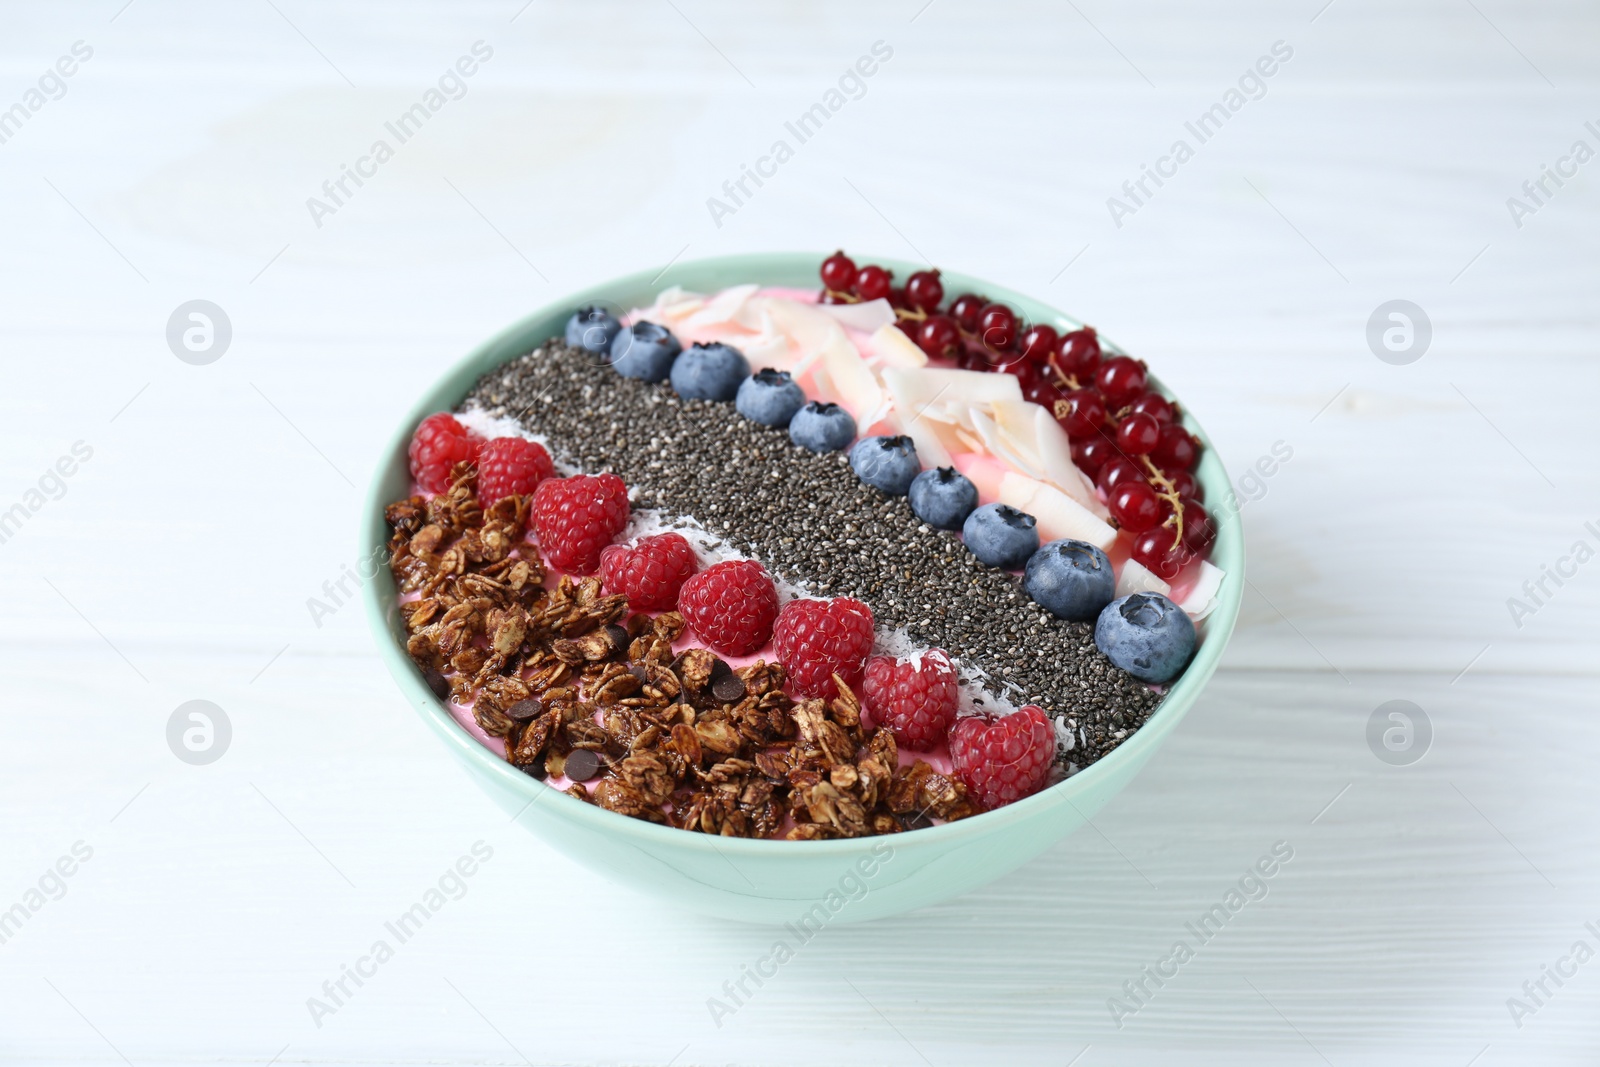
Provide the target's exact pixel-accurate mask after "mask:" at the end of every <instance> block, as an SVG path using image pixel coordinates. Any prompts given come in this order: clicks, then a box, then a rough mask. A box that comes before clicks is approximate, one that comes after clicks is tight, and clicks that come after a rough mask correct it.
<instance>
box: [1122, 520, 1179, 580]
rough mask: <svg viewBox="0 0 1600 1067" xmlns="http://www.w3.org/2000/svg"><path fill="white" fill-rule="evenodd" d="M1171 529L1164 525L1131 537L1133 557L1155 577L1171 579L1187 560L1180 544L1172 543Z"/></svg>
mask: <svg viewBox="0 0 1600 1067" xmlns="http://www.w3.org/2000/svg"><path fill="white" fill-rule="evenodd" d="M1172 542H1173V536H1172V531H1171V530H1169V529H1167V528H1166V527H1165V526H1157V527H1156V528H1155V529H1152V530H1146V531H1144V532H1143V533H1141V534H1140V535H1139V536H1138V537H1135V538H1134V539H1133V558H1134V559H1136V560H1138V561H1139V562H1140V563H1141V564H1143V565H1144V566H1145V567H1147V568H1149V569H1150V571H1151V572H1153V573H1154V574H1155V576H1156V577H1157V578H1160V579H1162V580H1163V581H1171V580H1172V579H1174V578H1176V577H1177V576H1178V571H1180V570H1182V569H1183V565H1184V563H1186V562H1187V561H1188V557H1189V553H1188V550H1187V549H1185V548H1184V547H1183V546H1182V545H1174V544H1173V543H1172Z"/></svg>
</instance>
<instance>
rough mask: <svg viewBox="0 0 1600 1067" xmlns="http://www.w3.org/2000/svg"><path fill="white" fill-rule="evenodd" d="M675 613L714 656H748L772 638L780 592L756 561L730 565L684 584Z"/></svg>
mask: <svg viewBox="0 0 1600 1067" xmlns="http://www.w3.org/2000/svg"><path fill="white" fill-rule="evenodd" d="M678 610H679V611H680V612H682V613H683V617H684V618H685V619H686V620H687V621H688V623H689V625H690V626H691V627H693V628H694V632H695V633H697V634H699V635H700V639H701V640H702V641H704V642H705V643H706V644H707V645H709V646H711V648H712V650H713V651H716V652H721V653H722V654H723V655H725V656H748V655H750V653H752V652H755V651H756V650H757V649H759V648H760V647H761V646H762V645H764V644H766V643H767V642H768V641H769V640H771V638H772V620H773V619H776V618H777V617H778V590H777V588H776V587H774V586H773V584H772V579H771V577H769V576H768V575H767V571H766V568H765V567H763V566H761V564H759V563H757V562H756V561H755V560H753V559H730V560H727V561H726V562H723V563H717V564H714V565H712V566H710V567H707V568H706V569H705V570H704V571H702V572H701V573H699V574H697V575H695V576H694V577H692V578H690V579H689V580H688V581H686V582H684V583H683V588H682V589H680V590H679V591H678Z"/></svg>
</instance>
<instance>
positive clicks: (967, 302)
mask: <svg viewBox="0 0 1600 1067" xmlns="http://www.w3.org/2000/svg"><path fill="white" fill-rule="evenodd" d="M988 304H989V302H988V301H987V300H985V299H984V298H983V297H981V296H977V295H975V294H973V293H964V294H962V295H961V296H958V297H956V298H955V301H954V302H953V303H952V304H951V305H950V317H951V318H953V319H955V320H956V325H958V326H960V327H961V328H962V329H963V330H965V331H966V332H967V333H977V332H978V319H979V318H981V317H982V315H983V309H984V308H985V307H987V306H988Z"/></svg>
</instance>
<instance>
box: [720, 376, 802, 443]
mask: <svg viewBox="0 0 1600 1067" xmlns="http://www.w3.org/2000/svg"><path fill="white" fill-rule="evenodd" d="M805 402H806V393H805V390H804V389H801V388H800V386H799V385H798V384H796V382H795V380H794V378H793V377H792V376H791V375H790V374H789V372H788V371H786V370H773V369H772V368H771V367H763V368H762V369H761V370H758V371H756V372H755V373H754V374H752V375H750V377H748V378H746V379H745V380H744V381H742V382H740V383H739V392H738V393H737V394H736V395H735V396H734V398H733V406H734V407H735V408H736V409H737V410H738V412H739V414H741V415H743V416H744V417H745V418H747V419H749V420H750V421H751V422H759V423H760V424H761V425H763V426H777V427H779V428H782V427H784V426H787V425H789V420H790V419H792V418H794V413H795V412H797V411H799V410H800V409H801V408H802V407H803V406H804V405H805Z"/></svg>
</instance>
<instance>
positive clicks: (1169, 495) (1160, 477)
mask: <svg viewBox="0 0 1600 1067" xmlns="http://www.w3.org/2000/svg"><path fill="white" fill-rule="evenodd" d="M1139 461H1140V462H1141V463H1143V464H1144V467H1145V470H1146V471H1148V472H1149V473H1150V481H1151V482H1153V483H1155V488H1156V496H1158V497H1160V498H1161V499H1163V500H1165V501H1166V502H1167V503H1169V504H1171V505H1172V518H1173V520H1174V530H1175V533H1176V536H1174V537H1173V539H1172V547H1173V548H1174V549H1176V548H1177V547H1178V546H1179V545H1181V544H1183V499H1182V498H1181V497H1180V496H1178V491H1177V490H1176V489H1175V488H1174V487H1173V485H1172V479H1171V478H1168V477H1167V476H1166V475H1165V474H1164V473H1162V470H1161V468H1160V467H1158V466H1156V465H1155V464H1154V463H1153V462H1151V460H1150V457H1149V456H1140V457H1139ZM1161 525H1163V526H1165V525H1166V523H1162V524H1161Z"/></svg>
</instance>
